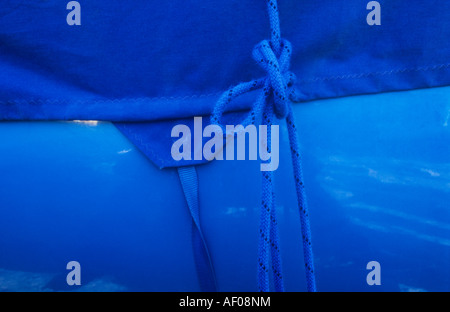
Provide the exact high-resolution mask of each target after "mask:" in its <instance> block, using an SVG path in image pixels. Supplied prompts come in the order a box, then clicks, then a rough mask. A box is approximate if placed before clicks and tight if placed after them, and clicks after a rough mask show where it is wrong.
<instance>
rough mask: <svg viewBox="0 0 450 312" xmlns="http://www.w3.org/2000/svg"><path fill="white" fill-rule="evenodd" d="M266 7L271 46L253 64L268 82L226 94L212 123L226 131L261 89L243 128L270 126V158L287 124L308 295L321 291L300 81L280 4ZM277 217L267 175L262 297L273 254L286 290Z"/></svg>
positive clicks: (262, 46) (264, 45) (279, 286)
mask: <svg viewBox="0 0 450 312" xmlns="http://www.w3.org/2000/svg"><path fill="white" fill-rule="evenodd" d="M267 7H268V11H269V18H270V27H271V40H270V41H268V40H263V41H262V42H260V43H259V44H257V45H256V46H255V48H254V49H253V59H254V60H255V61H256V62H257V63H258V64H259V65H260V66H261V67H262V68H263V69H264V70H265V71H266V72H267V76H266V77H263V78H260V79H257V80H253V81H250V82H244V83H241V84H239V85H237V86H235V87H233V88H231V89H229V90H228V91H226V92H225V93H224V94H223V95H222V96H221V98H220V99H219V101H218V102H217V104H216V106H215V107H214V110H213V112H212V116H211V123H212V124H217V125H220V126H221V127H222V128H224V127H223V126H222V125H221V117H222V115H223V113H224V110H225V107H226V106H227V104H229V103H230V102H231V101H232V100H233V99H234V98H236V97H238V96H239V95H241V94H244V93H247V92H250V91H253V90H257V89H261V88H262V92H261V94H260V96H259V97H258V99H257V100H256V102H255V104H254V105H253V108H252V110H251V111H250V114H249V115H248V116H247V118H246V119H245V120H244V121H243V122H242V125H243V126H244V127H246V126H247V125H249V124H255V123H257V122H258V123H261V124H262V125H266V126H267V138H268V142H267V146H268V152H270V146H271V142H270V138H271V134H270V131H271V126H272V122H273V121H276V122H279V120H282V119H286V123H287V128H288V133H289V142H290V147H291V156H292V165H293V170H294V179H295V187H296V191H297V202H298V207H299V210H300V222H301V227H302V228H301V231H302V240H303V255H304V262H305V272H306V282H307V290H308V291H316V282H315V275H314V261H313V252H312V246H311V230H310V225H309V215H308V207H307V204H306V196H305V190H304V184H303V173H302V167H301V157H300V150H299V146H298V138H297V130H296V126H295V121H294V115H293V113H292V106H291V99H293V98H294V97H295V91H294V88H293V85H294V81H295V75H294V74H293V73H291V72H290V71H289V63H290V57H291V51H292V48H291V44H290V42H289V41H287V40H285V39H283V38H281V34H280V21H279V15H278V6H277V1H276V0H267ZM275 117H276V118H275ZM275 212H276V211H275V197H274V192H273V172H272V171H262V200H261V213H260V229H259V232H260V233H259V234H260V237H259V245H258V289H259V290H260V291H269V290H270V286H269V280H270V279H269V250H270V253H271V263H272V274H273V281H274V286H275V290H276V291H283V290H284V286H283V276H282V264H281V258H280V248H279V243H278V230H277V221H276V213H275Z"/></svg>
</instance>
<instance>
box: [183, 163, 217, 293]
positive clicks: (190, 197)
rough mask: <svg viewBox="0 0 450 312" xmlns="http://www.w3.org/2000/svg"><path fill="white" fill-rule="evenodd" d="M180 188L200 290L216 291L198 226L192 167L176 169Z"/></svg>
mask: <svg viewBox="0 0 450 312" xmlns="http://www.w3.org/2000/svg"><path fill="white" fill-rule="evenodd" d="M178 175H179V177H180V182H181V186H182V187H183V192H184V196H185V198H186V202H187V205H188V207H189V211H190V213H191V217H192V246H193V249H194V257H195V265H196V269H197V276H198V279H199V284H200V288H201V290H202V291H206V292H215V291H217V283H216V277H215V273H214V267H213V264H212V260H211V257H210V255H209V251H208V246H207V245H206V241H205V238H204V236H203V232H202V229H201V226H200V215H199V206H200V205H199V200H198V176H197V171H196V170H195V167H194V166H188V167H178Z"/></svg>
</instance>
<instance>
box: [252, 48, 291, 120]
mask: <svg viewBox="0 0 450 312" xmlns="http://www.w3.org/2000/svg"><path fill="white" fill-rule="evenodd" d="M291 51H292V46H291V43H290V42H289V41H287V40H285V39H280V46H279V47H278V48H276V47H274V46H273V44H272V42H271V41H269V40H263V41H261V42H260V43H259V44H257V45H256V46H255V48H254V49H253V59H254V60H255V61H256V62H257V63H258V65H259V66H261V67H262V68H263V69H264V70H265V71H266V72H267V78H266V79H267V80H268V85H269V88H270V91H272V92H273V105H274V107H273V108H274V112H275V116H276V117H277V118H278V119H284V118H285V117H286V116H287V112H288V101H289V94H288V88H290V87H291V86H293V85H294V82H295V75H294V74H293V73H292V72H290V71H289V65H290V59H291ZM266 91H268V90H266Z"/></svg>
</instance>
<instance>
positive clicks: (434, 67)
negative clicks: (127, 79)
mask: <svg viewBox="0 0 450 312" xmlns="http://www.w3.org/2000/svg"><path fill="white" fill-rule="evenodd" d="M447 68H450V63H443V64H436V65H428V66H418V67H411V68H400V69H392V70H385V71H378V72H368V73H358V74H346V75H340V76H328V77H312V78H308V79H298V80H297V81H298V82H297V83H296V85H299V83H314V82H318V81H329V80H345V79H360V78H365V77H369V76H386V75H396V74H402V73H405V72H419V71H421V72H426V71H435V70H442V69H447ZM421 88H422V87H417V88H412V89H411V90H414V89H421ZM300 91H301V90H300ZM223 92H224V91H223V90H222V91H217V92H212V93H203V94H193V95H180V96H160V97H135V98H126V97H125V98H113V99H108V98H106V99H83V100H71V99H57V98H47V99H46V98H36V97H34V98H28V99H26V98H23V99H22V98H19V99H0V104H8V103H20V102H26V103H30V102H43V103H50V104H51V103H53V104H57V103H62V102H71V103H87V102H89V103H108V102H121V101H124V102H126V101H135V102H141V101H172V100H188V99H196V98H207V97H215V96H217V97H219V96H220V95H222V94H223ZM379 92H384V91H379ZM350 95H352V94H349V96H350Z"/></svg>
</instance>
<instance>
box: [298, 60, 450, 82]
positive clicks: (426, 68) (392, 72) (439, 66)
mask: <svg viewBox="0 0 450 312" xmlns="http://www.w3.org/2000/svg"><path fill="white" fill-rule="evenodd" d="M448 67H450V63H447V64H437V65H429V66H418V67H411V68H402V69H393V70H385V71H380V72H370V73H359V74H348V75H342V76H330V77H314V78H309V79H303V80H302V79H300V80H299V82H304V83H313V82H317V81H327V80H341V79H359V78H363V77H368V76H384V75H395V74H401V73H404V72H411V71H433V70H440V69H445V68H448Z"/></svg>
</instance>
